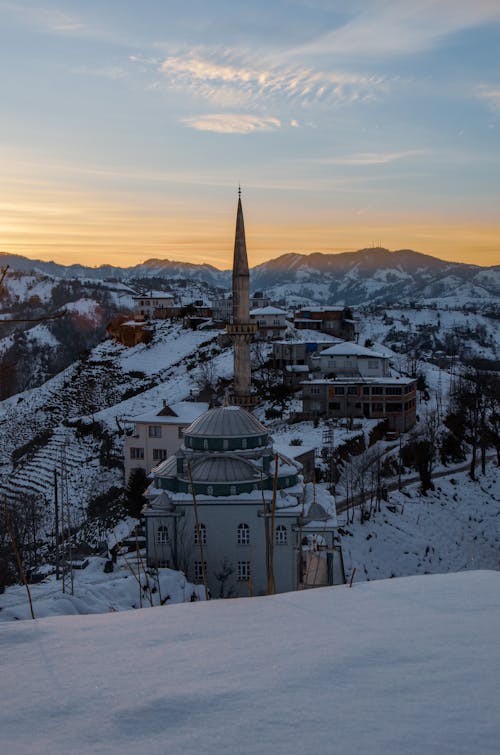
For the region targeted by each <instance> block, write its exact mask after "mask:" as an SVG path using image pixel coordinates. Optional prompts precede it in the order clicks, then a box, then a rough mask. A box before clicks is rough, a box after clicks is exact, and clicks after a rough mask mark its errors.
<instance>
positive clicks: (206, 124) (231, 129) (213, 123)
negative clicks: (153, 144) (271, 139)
mask: <svg viewBox="0 0 500 755" xmlns="http://www.w3.org/2000/svg"><path fill="white" fill-rule="evenodd" d="M181 123H184V125H185V126H189V128H194V129H196V130H197V131H213V132H214V133H217V134H254V133H257V132H259V131H276V130H277V129H279V128H280V127H281V122H280V120H279V119H278V118H263V117H260V116H257V115H246V114H241V113H214V114H212V115H200V116H194V117H192V118H183V119H182V120H181Z"/></svg>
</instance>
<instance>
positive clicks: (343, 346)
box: [321, 341, 387, 359]
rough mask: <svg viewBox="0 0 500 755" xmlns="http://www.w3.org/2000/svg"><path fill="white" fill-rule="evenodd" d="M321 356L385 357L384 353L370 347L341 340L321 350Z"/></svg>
mask: <svg viewBox="0 0 500 755" xmlns="http://www.w3.org/2000/svg"><path fill="white" fill-rule="evenodd" d="M321 356H332V357H342V356H348V357H350V356H356V357H373V358H375V359H387V357H386V356H384V354H381V353H380V352H378V351H373V350H372V349H367V348H366V346H360V345H359V344H358V343H352V341H343V342H342V343H337V344H335V346H330V348H329V349H325V350H324V351H322V352H321Z"/></svg>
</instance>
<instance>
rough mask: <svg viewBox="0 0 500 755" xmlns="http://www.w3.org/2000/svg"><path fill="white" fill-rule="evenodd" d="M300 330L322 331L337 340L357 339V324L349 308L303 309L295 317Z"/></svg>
mask: <svg viewBox="0 0 500 755" xmlns="http://www.w3.org/2000/svg"><path fill="white" fill-rule="evenodd" d="M293 324H294V325H295V327H296V328H297V329H298V330H301V329H307V330H321V331H322V332H323V333H329V334H330V335H332V336H336V337H337V338H342V339H344V340H346V341H353V340H354V339H355V337H356V327H355V325H356V323H355V321H354V320H353V319H352V316H351V312H350V310H349V309H348V308H347V307H343V306H336V307H333V306H328V307H326V306H325V307H302V308H301V309H298V310H297V311H296V312H295V314H294V317H293Z"/></svg>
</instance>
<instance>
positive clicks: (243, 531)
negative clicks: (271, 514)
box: [238, 523, 250, 545]
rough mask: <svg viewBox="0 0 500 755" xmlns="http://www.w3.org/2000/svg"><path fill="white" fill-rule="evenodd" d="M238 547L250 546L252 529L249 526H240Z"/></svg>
mask: <svg viewBox="0 0 500 755" xmlns="http://www.w3.org/2000/svg"><path fill="white" fill-rule="evenodd" d="M238 545H250V527H249V526H248V524H245V523H243V524H238Z"/></svg>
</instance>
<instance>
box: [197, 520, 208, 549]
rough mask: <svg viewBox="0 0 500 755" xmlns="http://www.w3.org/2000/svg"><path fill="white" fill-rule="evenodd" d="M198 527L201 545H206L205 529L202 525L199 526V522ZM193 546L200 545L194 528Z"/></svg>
mask: <svg viewBox="0 0 500 755" xmlns="http://www.w3.org/2000/svg"><path fill="white" fill-rule="evenodd" d="M198 526H199V528H200V538H201V544H202V545H206V544H207V528H206V527H205V525H204V524H201V522H200V524H199V525H198ZM194 544H195V545H199V544H200V540H199V538H198V530H197V528H196V527H195V528H194Z"/></svg>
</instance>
